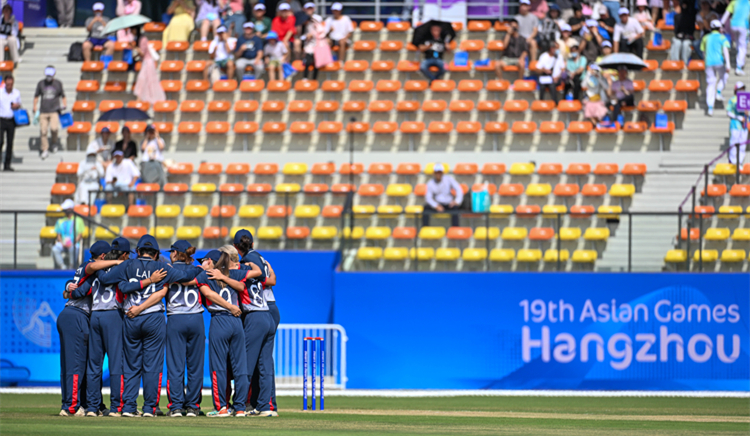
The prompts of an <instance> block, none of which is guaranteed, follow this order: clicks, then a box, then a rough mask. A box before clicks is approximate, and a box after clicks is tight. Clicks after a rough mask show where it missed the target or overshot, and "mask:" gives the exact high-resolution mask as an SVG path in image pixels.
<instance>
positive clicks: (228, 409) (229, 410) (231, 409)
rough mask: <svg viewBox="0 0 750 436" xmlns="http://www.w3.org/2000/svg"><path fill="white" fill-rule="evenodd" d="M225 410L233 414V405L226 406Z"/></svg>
mask: <svg viewBox="0 0 750 436" xmlns="http://www.w3.org/2000/svg"><path fill="white" fill-rule="evenodd" d="M227 412H229V414H230V415H234V406H229V407H227Z"/></svg>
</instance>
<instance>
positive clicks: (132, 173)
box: [104, 151, 141, 204]
mask: <svg viewBox="0 0 750 436" xmlns="http://www.w3.org/2000/svg"><path fill="white" fill-rule="evenodd" d="M112 155H113V156H114V159H115V160H114V161H113V162H112V165H110V166H108V167H107V172H106V175H105V177H104V180H105V182H106V186H105V187H104V190H105V191H106V192H129V194H128V202H129V203H130V204H133V203H134V201H133V200H134V196H133V187H134V186H135V182H137V181H138V178H139V177H141V172H140V171H138V167H136V166H135V164H134V163H133V161H132V160H130V159H125V158H123V154H122V152H121V151H116V152H114V153H112Z"/></svg>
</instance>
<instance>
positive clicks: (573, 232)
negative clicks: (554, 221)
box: [560, 227, 581, 241]
mask: <svg viewBox="0 0 750 436" xmlns="http://www.w3.org/2000/svg"><path fill="white" fill-rule="evenodd" d="M580 238H581V229H580V228H578V227H563V228H561V229H560V239H561V240H563V241H575V240H577V239H580Z"/></svg>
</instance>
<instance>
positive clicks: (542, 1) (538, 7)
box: [529, 0, 549, 20]
mask: <svg viewBox="0 0 750 436" xmlns="http://www.w3.org/2000/svg"><path fill="white" fill-rule="evenodd" d="M530 3H531V4H530V5H529V12H531V13H532V14H534V15H536V17H537V18H539V19H540V20H543V19H544V17H546V16H547V13H548V12H549V5H548V4H547V0H533V1H531V2H530Z"/></svg>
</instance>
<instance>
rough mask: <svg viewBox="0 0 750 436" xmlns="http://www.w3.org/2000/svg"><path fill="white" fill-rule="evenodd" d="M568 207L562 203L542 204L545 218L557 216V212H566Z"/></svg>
mask: <svg viewBox="0 0 750 436" xmlns="http://www.w3.org/2000/svg"><path fill="white" fill-rule="evenodd" d="M567 212H568V208H567V207H565V205H562V204H545V205H544V206H542V216H543V217H544V218H557V214H565V213H567Z"/></svg>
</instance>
